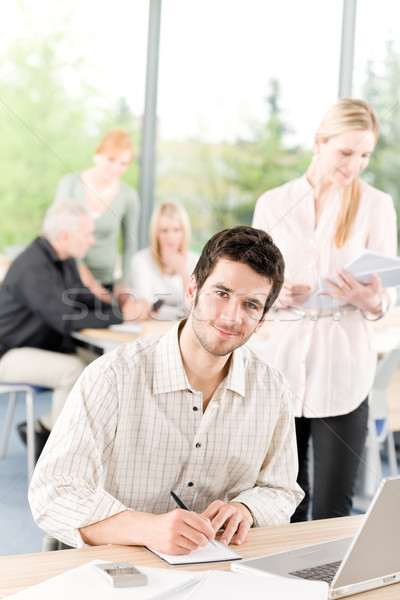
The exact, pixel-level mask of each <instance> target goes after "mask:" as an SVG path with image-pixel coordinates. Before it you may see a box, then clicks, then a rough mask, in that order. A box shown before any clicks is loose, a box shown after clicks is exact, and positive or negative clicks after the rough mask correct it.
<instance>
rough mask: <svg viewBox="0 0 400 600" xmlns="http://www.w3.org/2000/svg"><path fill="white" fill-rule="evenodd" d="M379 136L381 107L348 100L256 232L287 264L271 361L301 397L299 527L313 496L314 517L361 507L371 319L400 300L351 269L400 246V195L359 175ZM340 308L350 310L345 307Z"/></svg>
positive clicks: (372, 363)
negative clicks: (327, 302) (364, 257)
mask: <svg viewBox="0 0 400 600" xmlns="http://www.w3.org/2000/svg"><path fill="white" fill-rule="evenodd" d="M378 135H379V123H378V118H377V115H376V113H375V110H374V109H373V108H372V106H370V105H369V104H368V103H367V102H364V101H362V100H356V99H351V98H341V99H339V100H338V101H337V102H336V103H335V104H334V105H333V106H332V107H331V108H330V109H329V110H328V112H327V113H326V115H325V116H324V118H323V120H322V122H321V124H320V126H319V128H318V130H317V132H316V135H315V142H314V158H313V160H312V162H311V164H310V166H309V168H308V170H307V172H306V173H305V175H303V177H300V178H299V179H296V180H294V181H290V182H289V183H287V184H285V185H283V186H281V187H278V188H276V189H273V190H270V191H268V192H266V193H265V194H263V196H261V198H260V199H259V200H258V202H257V205H256V208H255V212H254V219H253V226H254V227H258V228H260V229H264V230H265V231H267V232H268V233H270V235H272V237H273V239H274V242H275V243H276V244H277V246H278V247H279V248H280V250H281V251H282V254H283V257H284V259H285V263H286V270H285V276H286V278H285V283H284V286H283V289H282V293H281V295H280V297H279V299H278V306H279V307H280V312H279V314H278V315H277V316H276V317H275V320H274V324H273V327H272V334H271V345H270V349H271V356H270V360H271V362H272V363H273V364H274V365H275V366H277V367H278V368H279V369H280V370H281V371H282V372H283V373H284V374H285V375H286V377H287V379H288V381H289V385H290V387H291V389H292V390H293V392H294V403H295V406H294V409H295V416H296V433H297V446H298V456H299V476H298V483H299V484H300V486H301V487H302V488H303V490H304V491H305V493H306V496H305V498H304V500H303V502H302V503H301V504H300V506H299V507H298V508H297V510H296V512H295V514H294V515H293V517H292V521H301V520H306V519H307V515H308V510H309V504H310V498H311V497H312V518H313V519H323V518H330V517H339V516H345V515H348V514H349V513H350V510H351V506H352V496H353V491H354V484H355V479H356V474H357V468H358V465H359V462H360V456H361V453H362V450H363V447H364V443H365V438H366V432H367V420H368V399H367V397H368V393H369V390H370V389H371V385H372V383H373V378H374V373H375V367H376V351H375V348H374V342H373V333H372V330H371V324H370V321H373V320H376V319H379V318H380V317H381V316H383V315H384V313H385V312H386V310H387V308H388V306H389V304H390V302H391V296H390V294H389V293H388V292H387V291H386V290H383V289H381V285H380V280H379V278H378V277H377V276H373V279H372V281H371V283H370V284H368V285H361V284H360V283H358V282H357V281H356V280H355V279H354V278H353V277H351V275H350V274H349V273H348V272H347V271H346V270H345V269H344V266H345V265H346V264H348V263H349V262H350V261H351V260H353V259H355V258H356V257H357V256H358V255H359V254H360V253H361V252H362V251H363V250H365V249H367V248H368V249H370V250H374V251H377V252H381V253H383V254H386V255H389V256H395V255H396V249H397V243H396V214H395V210H394V207H393V201H392V198H391V197H390V196H389V195H388V194H385V193H383V192H381V191H379V190H377V189H375V188H373V187H371V186H370V185H368V184H366V183H365V182H363V181H361V180H360V179H359V177H358V176H359V174H360V173H361V171H363V169H365V168H366V167H367V165H368V163H369V159H370V156H371V154H372V152H373V151H374V147H375V144H376V141H377V139H378ZM327 275H334V276H335V277H336V280H337V284H336V285H334V284H332V283H329V291H330V295H331V297H332V301H331V308H330V309H328V310H320V311H319V313H318V315H317V316H316V315H315V313H313V312H310V311H309V310H308V309H306V308H305V307H304V302H305V301H306V299H307V298H308V297H309V296H310V294H311V293H312V292H314V291H316V290H317V289H318V288H319V278H320V276H322V277H324V276H327ZM338 301H344V302H345V305H342V306H341V308H340V310H335V309H334V307H335V306H338ZM335 303H336V304H335ZM293 307H294V310H293ZM310 439H312V448H313V465H314V473H313V481H314V484H313V490H311V486H310V479H309V465H308V456H309V452H308V447H309V443H310Z"/></svg>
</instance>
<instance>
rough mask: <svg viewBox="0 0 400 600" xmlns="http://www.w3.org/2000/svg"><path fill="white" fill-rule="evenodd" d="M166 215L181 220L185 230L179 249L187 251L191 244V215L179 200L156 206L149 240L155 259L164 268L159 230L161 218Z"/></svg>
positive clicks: (152, 216)
mask: <svg viewBox="0 0 400 600" xmlns="http://www.w3.org/2000/svg"><path fill="white" fill-rule="evenodd" d="M163 215H166V216H168V217H171V218H172V219H176V220H177V221H179V222H180V224H181V226H182V230H183V236H182V244H181V247H180V248H179V251H180V252H182V251H184V252H185V251H186V250H187V249H188V246H189V242H190V236H191V227H190V221H189V216H188V214H187V212H186V210H185V209H184V207H183V206H182V205H181V204H179V203H178V202H163V203H162V204H159V205H158V206H156V208H155V209H154V210H153V213H152V215H151V219H150V225H149V240H150V249H151V252H152V255H153V258H154V260H155V261H156V263H157V264H158V266H159V267H160V268H161V269H162V262H161V253H160V240H159V237H158V230H159V226H160V218H161V217H162V216H163Z"/></svg>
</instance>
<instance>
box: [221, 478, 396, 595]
mask: <svg viewBox="0 0 400 600" xmlns="http://www.w3.org/2000/svg"><path fill="white" fill-rule="evenodd" d="M231 569H232V570H233V571H239V572H246V573H260V571H264V572H266V573H269V574H273V575H280V576H283V577H300V578H304V579H310V580H313V579H314V580H318V581H327V583H328V584H329V598H344V597H345V596H351V595H352V594H358V593H360V592H364V591H367V590H372V589H375V588H379V587H383V586H385V585H390V584H392V583H398V582H400V477H397V476H396V477H388V478H386V479H383V480H382V482H381V484H380V486H379V489H378V490H377V492H376V494H375V496H374V499H373V500H372V502H371V504H370V506H369V508H368V511H367V513H366V514H365V516H364V519H363V522H362V524H361V526H360V528H359V530H358V532H357V533H356V535H355V536H354V538H340V539H336V540H332V541H329V542H322V543H319V544H314V545H312V546H303V547H301V548H296V549H294V550H288V551H286V552H279V553H277V554H270V555H269V556H260V557H259V558H252V559H248V560H242V561H240V562H237V563H232V565H231ZM326 571H332V573H331V574H330V575H327V574H325V573H324V572H326Z"/></svg>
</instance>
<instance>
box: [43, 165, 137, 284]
mask: <svg viewBox="0 0 400 600" xmlns="http://www.w3.org/2000/svg"><path fill="white" fill-rule="evenodd" d="M63 200H76V201H77V202H79V203H80V204H82V205H84V206H86V198H85V188H84V186H83V184H82V181H81V174H80V173H78V174H75V173H71V174H70V175H65V176H64V177H63V178H62V179H61V180H60V181H59V183H58V186H57V190H56V194H55V198H54V201H55V202H61V201H63ZM139 210H140V206H139V197H138V195H137V193H136V191H135V190H134V189H133V188H131V187H130V186H129V185H128V184H126V183H124V182H123V181H121V186H120V189H119V191H118V193H117V194H116V196H115V198H114V199H113V201H112V202H111V204H110V206H109V207H108V208H107V210H105V211H104V212H103V213H102V214H99V215H97V214H94V213H92V212H91V215H92V217H93V221H94V226H95V231H94V236H95V239H96V241H95V243H94V245H93V246H92V247H91V248H90V249H89V252H88V253H87V255H86V256H85V258H84V259H83V260H82V263H83V264H85V265H87V267H88V268H89V269H90V271H91V272H92V274H93V276H94V277H95V279H96V280H97V281H98V282H99V283H101V284H103V285H104V284H111V283H113V282H114V271H115V265H116V262H117V238H118V234H119V231H120V229H121V232H122V279H121V283H123V284H126V285H131V277H130V261H131V258H132V255H133V254H134V252H135V251H136V248H137V237H138V218H139Z"/></svg>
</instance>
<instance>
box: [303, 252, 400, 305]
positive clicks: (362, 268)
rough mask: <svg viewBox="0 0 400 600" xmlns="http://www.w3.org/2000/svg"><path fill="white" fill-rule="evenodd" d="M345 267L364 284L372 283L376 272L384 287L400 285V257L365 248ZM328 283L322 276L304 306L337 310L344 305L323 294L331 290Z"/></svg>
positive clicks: (331, 277)
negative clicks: (317, 286) (315, 289)
mask: <svg viewBox="0 0 400 600" xmlns="http://www.w3.org/2000/svg"><path fill="white" fill-rule="evenodd" d="M345 269H346V270H347V271H348V272H349V273H350V275H353V277H354V278H355V279H357V281H359V282H360V283H363V284H367V283H370V281H371V275H372V274H373V273H376V274H377V275H378V276H379V277H380V279H381V286H382V288H388V287H394V286H396V285H400V258H397V257H396V258H394V257H392V256H385V255H384V254H381V253H380V252H373V251H372V250H364V251H363V252H362V253H361V254H360V255H359V256H358V257H357V258H356V259H355V260H353V261H351V262H350V263H349V264H348V265H346V266H345ZM325 279H330V280H331V281H333V282H335V281H336V279H335V277H333V276H332V275H329V276H326V277H325ZM329 289H330V288H329V286H328V284H327V283H326V282H325V281H324V279H323V278H322V277H321V278H320V281H319V289H318V290H317V291H316V292H315V294H313V295H312V296H310V298H309V299H308V300H307V302H305V303H304V305H303V306H306V307H307V308H314V309H318V310H319V309H323V310H324V309H331V308H333V310H336V309H337V308H340V307H341V306H344V305H345V304H346V302H343V301H341V300H336V299H333V298H332V297H331V296H329V295H324V294H321V292H324V291H329Z"/></svg>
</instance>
